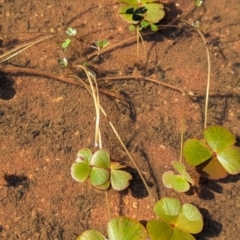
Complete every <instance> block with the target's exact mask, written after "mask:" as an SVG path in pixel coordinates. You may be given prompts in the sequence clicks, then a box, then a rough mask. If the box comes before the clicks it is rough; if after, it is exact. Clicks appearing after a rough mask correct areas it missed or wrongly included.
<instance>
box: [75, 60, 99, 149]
mask: <svg viewBox="0 0 240 240" xmlns="http://www.w3.org/2000/svg"><path fill="white" fill-rule="evenodd" d="M75 66H76V67H77V68H81V69H83V70H84V72H85V74H86V76H87V78H88V82H89V84H90V88H91V96H92V97H93V101H94V106H95V111H96V126H95V141H94V142H95V147H99V148H102V141H101V134H100V126H99V124H100V103H99V92H98V85H97V81H96V77H95V76H94V74H91V75H90V72H89V71H88V70H87V69H86V68H85V67H84V66H82V65H80V64H78V65H75ZM92 79H93V81H94V84H95V88H94V86H93V82H92ZM84 86H85V85H84ZM85 87H86V86H85Z"/></svg>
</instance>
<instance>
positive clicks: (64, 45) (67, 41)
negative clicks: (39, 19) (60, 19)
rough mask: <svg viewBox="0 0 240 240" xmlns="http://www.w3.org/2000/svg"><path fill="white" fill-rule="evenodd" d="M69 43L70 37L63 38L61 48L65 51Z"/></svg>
mask: <svg viewBox="0 0 240 240" xmlns="http://www.w3.org/2000/svg"><path fill="white" fill-rule="evenodd" d="M70 43H71V39H69V38H67V39H65V41H64V42H63V43H62V48H63V49H64V51H66V49H67V47H68V46H69V45H70Z"/></svg>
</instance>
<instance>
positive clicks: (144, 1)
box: [118, 0, 165, 31]
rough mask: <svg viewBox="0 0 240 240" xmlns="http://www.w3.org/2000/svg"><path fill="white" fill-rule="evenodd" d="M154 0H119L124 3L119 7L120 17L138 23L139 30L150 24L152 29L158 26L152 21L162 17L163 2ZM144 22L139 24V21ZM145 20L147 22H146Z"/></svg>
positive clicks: (131, 22) (157, 20) (155, 21)
mask: <svg viewBox="0 0 240 240" xmlns="http://www.w3.org/2000/svg"><path fill="white" fill-rule="evenodd" d="M154 1H155V0H119V2H120V3H123V4H124V5H123V6H121V7H120V8H119V11H118V13H119V15H120V17H121V18H122V19H123V20H125V21H126V22H128V23H130V24H139V23H140V25H139V27H140V28H139V30H141V29H142V28H146V27H147V26H149V25H150V27H151V29H152V31H157V30H158V28H157V26H156V25H155V24H154V23H157V22H159V21H160V20H161V19H163V18H164V16H165V12H164V10H163V9H164V7H163V4H161V3H155V2H154ZM143 21H144V22H145V23H143V24H141V22H143ZM146 22H147V23H148V24H146Z"/></svg>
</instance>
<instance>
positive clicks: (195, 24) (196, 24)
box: [192, 20, 200, 28]
mask: <svg viewBox="0 0 240 240" xmlns="http://www.w3.org/2000/svg"><path fill="white" fill-rule="evenodd" d="M192 26H193V27H195V28H200V22H199V21H198V20H196V21H195V22H192Z"/></svg>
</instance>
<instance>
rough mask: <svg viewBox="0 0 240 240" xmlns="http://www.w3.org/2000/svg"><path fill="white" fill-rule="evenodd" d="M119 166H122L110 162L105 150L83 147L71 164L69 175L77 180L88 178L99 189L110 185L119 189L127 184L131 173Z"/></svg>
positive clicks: (83, 180) (104, 188) (82, 180)
mask: <svg viewBox="0 0 240 240" xmlns="http://www.w3.org/2000/svg"><path fill="white" fill-rule="evenodd" d="M121 168H124V166H122V165H120V164H119V163H114V162H111V160H110V156H109V153H108V151H107V150H105V149H99V150H97V151H96V152H94V153H92V151H91V149H89V148H83V149H81V150H80V151H79V152H78V154H77V159H76V162H75V163H73V164H72V167H71V175H72V177H73V179H75V180H76V181H78V182H85V181H86V180H89V181H90V183H91V185H92V186H93V187H95V188H96V189H99V190H107V189H108V188H109V187H110V185H111V186H112V188H113V189H115V190H117V191H121V190H124V189H125V188H127V187H128V186H129V181H130V180H131V179H132V175H131V174H130V173H128V172H126V171H123V170H120V169H121Z"/></svg>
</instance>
